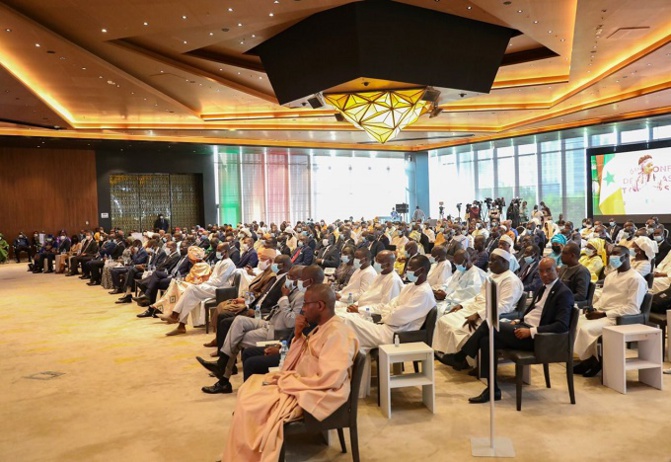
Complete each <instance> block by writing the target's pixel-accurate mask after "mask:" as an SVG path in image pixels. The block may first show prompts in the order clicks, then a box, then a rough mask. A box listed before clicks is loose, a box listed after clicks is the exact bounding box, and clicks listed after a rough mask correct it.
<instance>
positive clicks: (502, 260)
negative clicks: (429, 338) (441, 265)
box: [433, 249, 524, 353]
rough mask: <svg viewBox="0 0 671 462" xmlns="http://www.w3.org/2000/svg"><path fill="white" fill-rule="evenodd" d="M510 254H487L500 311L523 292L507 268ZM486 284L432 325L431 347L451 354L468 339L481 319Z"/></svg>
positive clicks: (506, 310) (509, 308)
mask: <svg viewBox="0 0 671 462" xmlns="http://www.w3.org/2000/svg"><path fill="white" fill-rule="evenodd" d="M513 259H514V257H513V256H512V255H510V254H509V253H508V252H506V251H505V250H503V249H494V251H493V252H492V254H491V255H490V256H489V269H490V271H491V272H492V274H491V278H492V279H493V280H494V282H496V299H497V301H498V312H499V313H500V314H504V313H511V312H513V311H514V310H515V308H516V307H517V302H518V301H519V299H520V297H522V296H523V295H524V286H523V285H522V281H520V278H518V277H517V276H516V275H515V273H513V272H512V271H510V269H509V268H510V261H511V260H513ZM486 302H487V294H486V285H485V284H482V286H481V289H480V293H479V294H478V295H477V296H476V297H475V298H473V299H470V300H467V301H466V302H463V303H461V304H459V305H456V306H454V307H452V309H451V310H450V311H449V312H447V314H445V315H444V316H441V317H440V319H439V320H438V322H437V324H436V330H435V332H434V335H433V348H434V350H436V351H441V352H443V353H455V352H457V351H459V348H461V346H462V345H463V344H464V343H465V342H466V340H468V338H469V337H470V336H471V335H472V333H473V331H475V329H476V328H477V327H478V326H479V325H480V323H481V322H482V320H483V319H484V318H485V312H486V309H487V308H486Z"/></svg>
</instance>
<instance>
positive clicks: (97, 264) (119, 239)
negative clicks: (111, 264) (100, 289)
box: [82, 230, 126, 286]
mask: <svg viewBox="0 0 671 462" xmlns="http://www.w3.org/2000/svg"><path fill="white" fill-rule="evenodd" d="M111 238H112V236H110V241H109V242H112V243H113V244H112V245H110V246H107V248H106V249H103V248H104V247H105V246H102V247H101V248H100V252H99V253H100V256H101V258H100V259H97V258H96V259H94V260H90V261H89V262H88V263H85V264H84V266H83V267H82V272H84V270H85V269H88V271H89V274H90V275H91V280H90V281H89V282H88V285H90V286H97V285H100V284H101V282H102V272H103V268H104V266H105V261H107V260H112V261H116V260H118V259H119V258H121V255H123V251H124V250H126V240H125V239H124V234H123V231H121V230H117V231H116V232H115V233H114V239H113V240H112V239H111Z"/></svg>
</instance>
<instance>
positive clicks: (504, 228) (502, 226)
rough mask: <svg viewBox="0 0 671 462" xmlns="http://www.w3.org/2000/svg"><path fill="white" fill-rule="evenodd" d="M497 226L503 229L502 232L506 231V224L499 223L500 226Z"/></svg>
mask: <svg viewBox="0 0 671 462" xmlns="http://www.w3.org/2000/svg"><path fill="white" fill-rule="evenodd" d="M499 228H501V229H502V230H503V232H504V233H505V232H506V231H508V227H507V226H506V225H501V226H499Z"/></svg>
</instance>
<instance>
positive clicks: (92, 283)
mask: <svg viewBox="0 0 671 462" xmlns="http://www.w3.org/2000/svg"><path fill="white" fill-rule="evenodd" d="M86 285H87V286H99V285H100V282H98V281H91V282H87V283H86Z"/></svg>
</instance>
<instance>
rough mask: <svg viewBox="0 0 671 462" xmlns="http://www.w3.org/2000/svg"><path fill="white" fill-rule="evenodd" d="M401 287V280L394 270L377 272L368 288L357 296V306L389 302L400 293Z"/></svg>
mask: <svg viewBox="0 0 671 462" xmlns="http://www.w3.org/2000/svg"><path fill="white" fill-rule="evenodd" d="M401 289H403V280H401V277H400V276H399V275H398V273H397V272H396V271H394V270H392V271H390V272H389V273H388V274H378V275H377V276H376V277H375V279H374V280H373V283H372V284H371V285H370V287H368V290H367V291H365V292H364V293H363V294H362V295H361V297H359V306H369V305H375V304H378V303H389V302H390V301H391V300H393V299H394V298H396V297H397V296H398V294H400V293H401Z"/></svg>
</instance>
